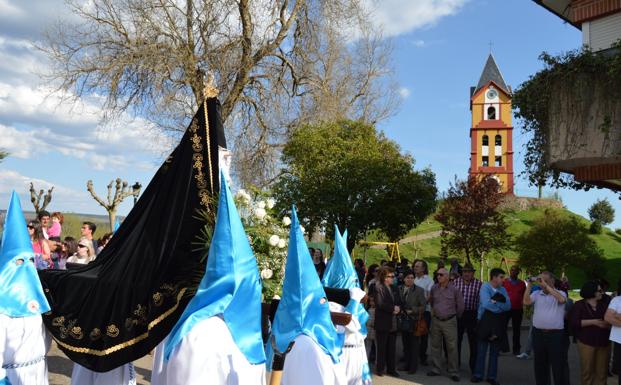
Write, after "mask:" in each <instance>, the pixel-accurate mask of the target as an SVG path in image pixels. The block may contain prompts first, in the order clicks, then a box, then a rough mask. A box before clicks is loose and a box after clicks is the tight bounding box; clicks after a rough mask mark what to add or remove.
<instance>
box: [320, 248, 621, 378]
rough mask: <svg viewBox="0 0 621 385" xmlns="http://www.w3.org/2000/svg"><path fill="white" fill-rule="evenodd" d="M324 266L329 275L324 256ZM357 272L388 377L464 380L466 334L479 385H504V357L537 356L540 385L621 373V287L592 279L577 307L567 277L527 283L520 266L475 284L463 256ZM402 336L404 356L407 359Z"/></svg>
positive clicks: (373, 350) (380, 371) (375, 358)
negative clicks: (572, 355) (611, 290)
mask: <svg viewBox="0 0 621 385" xmlns="http://www.w3.org/2000/svg"><path fill="white" fill-rule="evenodd" d="M314 262H315V265H316V267H317V271H318V272H320V271H321V269H320V268H319V267H318V266H317V265H318V261H317V258H314ZM354 266H355V268H356V272H357V274H358V277H359V282H360V285H361V288H363V289H364V290H365V291H366V292H367V293H368V295H369V301H368V303H367V307H368V312H369V314H370V318H369V321H368V323H367V326H368V329H369V334H368V336H367V340H366V346H367V353H368V358H369V363H370V364H371V365H372V366H374V372H375V374H376V375H378V376H384V375H390V376H395V377H399V376H400V374H399V371H405V372H408V373H410V374H413V373H416V372H417V371H418V370H419V367H420V366H421V365H422V366H426V367H427V371H426V375H427V376H438V375H440V374H441V373H443V372H445V373H446V374H447V375H448V377H449V378H450V379H452V380H453V381H455V382H457V381H460V377H459V373H460V367H461V365H462V363H461V357H462V346H464V344H463V341H464V337H466V339H467V341H468V352H467V353H466V354H464V355H465V356H466V357H467V358H466V362H467V367H468V369H469V371H470V373H471V377H470V382H472V383H479V382H483V381H485V382H487V383H489V384H492V385H494V384H498V383H499V382H498V377H499V368H498V356H499V355H500V354H501V353H502V354H511V353H512V354H513V356H515V358H516V359H531V358H532V359H533V376H534V381H533V383H535V384H537V385H548V384H554V385H568V384H570V382H573V383H578V382H579V383H580V384H582V385H605V384H606V381H607V378H608V377H609V376H612V375H613V373H614V374H619V373H620V370H619V369H621V368H620V366H621V364H620V362H621V280H620V281H619V287H618V288H617V291H616V293H617V294H619V295H620V296H617V297H614V298H613V297H611V296H610V295H608V294H606V290H607V289H608V283H607V282H606V281H605V280H603V279H602V280H592V281H588V282H586V283H585V284H584V285H583V286H582V288H581V290H580V296H581V297H582V299H581V300H579V301H576V302H575V303H574V302H573V301H572V300H571V299H570V298H569V295H568V294H569V293H568V292H569V282H568V280H567V278H566V277H563V278H561V279H557V278H556V277H555V276H554V275H553V274H552V273H550V272H547V271H544V272H541V273H540V274H539V275H537V276H533V277H528V278H526V279H522V278H520V275H521V273H522V272H521V270H520V268H519V267H518V266H512V267H511V268H510V269H509V275H508V276H506V272H505V271H503V270H502V269H500V268H493V269H491V270H490V272H489V277H488V278H489V281H487V282H481V281H480V280H479V279H477V278H476V277H475V269H474V268H473V266H472V265H471V264H468V263H466V264H465V265H464V266H461V265H460V264H459V263H458V261H457V260H456V259H452V260H451V261H450V263H447V264H445V263H444V262H442V261H441V262H439V263H438V268H437V269H436V270H435V271H434V272H433V274H430V273H429V266H428V264H427V262H426V261H425V260H422V259H417V260H415V261H414V262H413V263H412V264H410V263H409V261H407V260H406V259H402V260H401V262H400V263H395V262H389V261H382V262H381V264H380V265H376V264H373V265H370V266H369V267H368V269H367V268H366V267H365V265H364V262H363V261H362V260H361V259H357V260H355V262H354ZM529 305H530V306H532V310H529V313H530V314H531V315H530V316H529V317H528V318H529V319H530V320H529V322H528V323H529V324H530V325H529V330H528V337H527V344H526V346H525V347H524V349H522V346H521V330H522V325H523V320H524V319H525V315H524V310H525V307H526V306H529ZM509 325H511V328H510V329H509ZM399 335H400V336H401V345H402V351H400V352H397V343H396V341H397V338H398V336H399ZM572 343H573V344H574V345H575V346H576V347H577V350H578V354H579V357H580V368H572V369H571V372H572V374H573V376H572V375H570V368H569V365H568V352H569V349H570V347H571V346H572ZM613 353H614V354H613ZM398 356H400V357H401V359H400V360H399V361H400V363H401V366H398V364H399V363H398V362H397V361H398V360H397V357H398ZM578 379H579V380H578ZM570 380H572V381H570ZM619 383H620V384H621V377H620V380H619Z"/></svg>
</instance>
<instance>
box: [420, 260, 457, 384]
mask: <svg viewBox="0 0 621 385" xmlns="http://www.w3.org/2000/svg"><path fill="white" fill-rule="evenodd" d="M437 277H438V283H436V284H435V285H433V287H432V288H431V294H430V296H429V303H430V304H431V311H432V317H433V322H432V323H431V361H432V365H431V370H430V371H429V372H427V375H428V376H437V375H439V374H440V366H441V359H442V339H444V342H445V343H446V351H447V355H448V357H447V360H448V373H449V376H450V378H451V380H453V381H455V382H457V381H459V366H458V358H457V317H461V315H462V313H463V312H464V297H463V296H462V294H461V291H459V290H458V289H457V288H456V287H455V285H453V284H452V283H450V282H449V272H448V270H446V269H445V268H440V269H438V271H437Z"/></svg>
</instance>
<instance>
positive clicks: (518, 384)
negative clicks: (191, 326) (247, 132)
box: [48, 331, 617, 385]
mask: <svg viewBox="0 0 621 385" xmlns="http://www.w3.org/2000/svg"><path fill="white" fill-rule="evenodd" d="M525 334H526V331H523V332H522V339H523V340H524V341H523V344H524V343H525V342H526V341H525ZM398 340H400V339H398ZM399 349H400V348H399V347H398V351H399ZM467 351H468V349H467V342H464V352H463V353H464V358H463V359H462V361H463V362H467V359H466V358H465V357H466V352H467ZM48 363H49V371H50V385H69V384H70V377H71V368H72V366H73V364H72V362H71V361H70V360H69V359H68V358H67V357H65V355H64V354H63V353H62V352H60V351H59V350H58V348H57V347H56V345H55V344H53V346H52V350H51V352H50V355H49V357H48ZM135 364H136V372H137V374H138V384H140V385H148V384H149V380H150V377H151V356H146V357H143V358H142V359H140V360H138V361H137V362H136V363H135ZM498 367H499V378H498V381H500V383H501V384H503V385H530V384H534V377H533V361H532V359H531V360H518V359H517V358H515V357H513V356H512V355H503V356H501V357H500V359H499V363H498ZM569 367H570V370H571V383H572V384H573V385H577V384H579V383H580V381H579V370H580V369H579V360H578V352H577V349H576V345H575V344H572V346H571V348H570V351H569ZM427 369H428V368H427V367H421V368H420V369H419V374H415V375H407V374H404V375H403V376H402V377H401V378H399V379H397V378H393V377H387V376H385V377H374V379H373V383H374V384H375V385H405V384H408V385H413V384H415V385H448V384H454V382H452V381H451V380H450V379H448V378H447V377H444V376H440V377H427V376H426V375H425V373H426V371H427ZM469 380H470V373H469V371H467V370H465V365H463V364H462V371H461V383H470V381H469ZM616 384H617V378H616V377H615V378H609V379H608V385H616Z"/></svg>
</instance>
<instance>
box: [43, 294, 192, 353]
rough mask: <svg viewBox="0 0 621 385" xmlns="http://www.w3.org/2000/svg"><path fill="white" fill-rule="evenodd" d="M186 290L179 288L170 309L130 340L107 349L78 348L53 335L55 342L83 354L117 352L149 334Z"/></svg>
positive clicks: (176, 305) (172, 311) (171, 309)
mask: <svg viewBox="0 0 621 385" xmlns="http://www.w3.org/2000/svg"><path fill="white" fill-rule="evenodd" d="M186 290H187V288H185V287H184V288H183V289H181V291H179V294H178V295H177V303H176V304H175V305H174V306H173V307H171V308H170V309H168V310H167V311H165V312H164V313H162V315H160V316H159V317H157V318H156V319H154V320H153V321H151V322H149V325H148V326H147V331H146V332H145V333H143V334H141V335H139V336H138V337H134V338H132V339H131V340H128V341H125V342H123V343H121V344H117V345H114V346H111V347H109V348H107V349H103V350H97V349H90V348H79V347H77V346H71V345H69V344H66V343H64V342H62V341H60V340H58V339H57V338H56V337H54V341H56V343H57V344H59V345H60V346H62V347H63V348H65V349H67V350H71V351H72V352H76V353H83V354H92V355H94V356H99V357H102V356H107V355H108V354H111V353H114V352H117V351H119V350H121V349H125V348H127V347H129V346H132V345H135V344H137V343H138V342H140V341H142V340H144V339H146V338H147V337H148V336H149V331H150V330H151V329H153V328H154V327H155V326H157V325H158V324H159V323H160V322H162V321H163V320H164V319H166V318H167V317H168V316H170V315H171V314H172V313H174V312H175V310H177V308H178V307H179V302H180V301H181V298H183V294H185V291H186Z"/></svg>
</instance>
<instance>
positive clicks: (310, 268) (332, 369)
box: [268, 206, 347, 385]
mask: <svg viewBox="0 0 621 385" xmlns="http://www.w3.org/2000/svg"><path fill="white" fill-rule="evenodd" d="M291 211H292V215H291V230H290V235H289V250H288V255H287V265H286V267H285V279H284V283H283V289H282V299H281V300H280V303H279V305H278V310H277V311H276V315H275V316H274V323H273V325H272V335H271V336H270V341H269V342H268V356H269V357H270V359H269V360H268V364H269V366H268V368H271V364H272V359H273V353H274V352H273V347H275V348H276V349H278V351H279V352H285V351H287V349H288V348H289V347H290V344H291V343H292V342H293V346H292V349H291V351H290V352H289V353H288V354H287V355H286V356H285V363H284V368H283V374H282V381H281V384H282V385H316V384H330V385H337V384H338V385H345V384H347V381H346V380H345V373H344V371H343V368H342V367H341V366H340V365H337V364H338V363H339V356H340V355H341V349H342V346H343V343H342V342H343V341H342V335H341V336H339V335H338V334H337V330H336V327H335V326H334V324H333V323H332V319H331V317H330V309H329V304H328V300H327V298H326V293H325V291H324V289H323V286H321V282H320V280H319V276H318V275H317V272H316V271H315V267H314V265H313V260H312V258H311V256H310V253H309V252H308V246H307V245H306V242H305V241H304V235H303V234H302V230H301V229H300V223H299V222H298V217H297V214H296V211H295V206H294V207H293V208H292V210H291Z"/></svg>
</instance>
